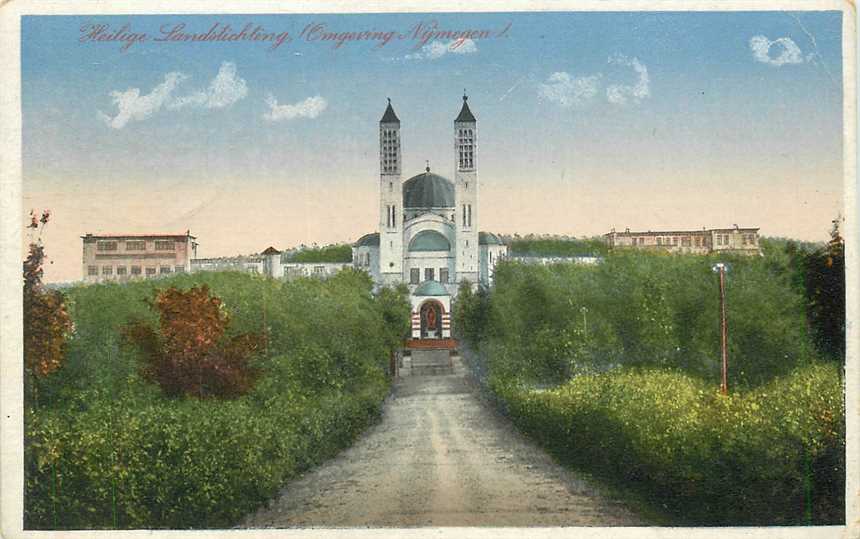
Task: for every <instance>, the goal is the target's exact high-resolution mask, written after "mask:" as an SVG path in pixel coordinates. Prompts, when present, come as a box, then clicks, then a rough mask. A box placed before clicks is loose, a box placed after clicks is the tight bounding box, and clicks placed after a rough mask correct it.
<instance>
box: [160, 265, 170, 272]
mask: <svg viewBox="0 0 860 539" xmlns="http://www.w3.org/2000/svg"><path fill="white" fill-rule="evenodd" d="M158 272H159V273H162V274H163V273H170V266H161V267H160V268H158Z"/></svg>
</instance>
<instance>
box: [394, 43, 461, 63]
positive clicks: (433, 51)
mask: <svg viewBox="0 0 860 539" xmlns="http://www.w3.org/2000/svg"><path fill="white" fill-rule="evenodd" d="M476 52H478V45H477V44H476V43H475V42H474V41H473V40H471V39H453V40H451V41H448V42H447V43H445V42H442V41H432V42H430V43H428V44H426V45H424V46H423V47H421V50H419V51H418V52H415V53H412V54H407V55H406V56H404V57H403V58H404V59H405V60H436V59H438V58H441V57H443V56H445V55H446V54H473V53H476Z"/></svg>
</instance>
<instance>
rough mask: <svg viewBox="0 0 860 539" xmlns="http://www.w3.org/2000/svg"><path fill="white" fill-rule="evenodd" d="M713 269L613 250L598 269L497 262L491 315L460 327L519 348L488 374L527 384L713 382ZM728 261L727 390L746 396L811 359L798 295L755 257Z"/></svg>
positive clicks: (716, 366) (702, 262)
mask: <svg viewBox="0 0 860 539" xmlns="http://www.w3.org/2000/svg"><path fill="white" fill-rule="evenodd" d="M715 260H716V259H715V258H713V257H704V256H671V255H660V254H648V253H637V252H622V253H616V254H612V255H610V256H607V257H606V259H605V260H604V261H603V262H602V263H601V264H598V265H596V266H584V265H575V264H557V265H551V266H535V265H528V264H521V263H516V262H505V263H502V264H500V265H499V266H498V267H497V268H496V273H495V287H494V290H493V293H492V296H491V298H490V299H489V300H485V301H486V302H487V303H488V305H487V306H485V307H483V310H484V311H489V313H488V314H486V315H483V316H482V317H470V319H469V320H468V321H467V322H466V324H465V325H466V327H469V326H470V324H471V325H472V332H473V333H474V334H480V335H481V336H482V338H481V341H480V342H482V343H484V342H486V344H487V345H490V343H495V344H496V345H497V346H496V348H514V349H516V348H521V349H522V353H521V354H517V355H515V356H514V357H511V358H510V359H511V360H512V361H514V364H509V365H501V364H500V363H499V361H498V358H497V357H495V356H494V355H492V354H489V355H488V357H489V361H490V362H491V365H490V367H491V369H492V368H493V367H495V368H497V369H503V370H507V371H510V372H512V373H517V375H518V376H525V377H529V378H532V379H533V380H532V381H534V382H536V383H560V382H562V381H564V380H565V379H567V377H568V376H569V375H570V374H571V373H578V372H592V371H601V370H606V369H608V368H614V367H615V366H618V365H631V366H656V367H666V368H681V369H683V370H684V371H685V372H688V373H690V374H694V375H696V376H701V377H703V378H707V379H710V380H715V381H716V380H717V379H718V377H719V370H720V361H719V360H720V337H719V332H720V323H719V295H718V288H717V279H716V276H715V274H714V273H713V271H712V270H711V266H712V264H713V263H714V262H715ZM728 261H729V263H730V264H731V271H730V273H729V277H728V285H727V305H728V307H727V311H728V323H729V361H730V369H731V371H730V375H731V379H730V383H731V384H732V385H740V386H742V387H753V386H755V385H758V384H761V383H764V382H767V381H768V380H770V379H771V378H773V377H775V376H779V375H780V374H785V373H786V372H788V371H790V370H791V369H792V368H794V367H796V366H798V365H801V364H804V363H807V362H809V361H810V360H811V358H812V357H813V356H814V350H813V347H812V345H811V341H810V338H809V335H808V333H807V329H806V323H805V315H804V301H803V298H802V296H801V295H800V294H799V293H798V292H796V291H795V290H793V289H791V288H790V287H787V286H785V285H784V284H783V283H782V282H780V281H779V280H776V279H774V278H773V275H772V274H771V272H770V271H769V269H768V267H767V264H766V261H764V260H762V259H760V258H743V257H736V258H729V259H728ZM467 305H468V302H462V303H461V306H462V307H463V308H464V309H466V308H467ZM473 310H474V308H473ZM455 316H459V315H458V314H456V313H455ZM475 325H479V326H480V327H479V328H475V327H474V326H475ZM466 337H469V336H468V335H467V336H466ZM478 346H479V347H480V346H481V345H478Z"/></svg>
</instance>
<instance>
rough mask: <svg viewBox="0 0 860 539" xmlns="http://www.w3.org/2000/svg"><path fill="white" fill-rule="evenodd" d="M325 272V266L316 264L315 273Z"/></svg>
mask: <svg viewBox="0 0 860 539" xmlns="http://www.w3.org/2000/svg"><path fill="white" fill-rule="evenodd" d="M323 273H325V266H314V275H322V274H323Z"/></svg>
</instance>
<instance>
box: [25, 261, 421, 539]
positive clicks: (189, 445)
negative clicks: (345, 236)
mask: <svg viewBox="0 0 860 539" xmlns="http://www.w3.org/2000/svg"><path fill="white" fill-rule="evenodd" d="M201 284H205V285H207V286H208V287H209V288H210V289H211V291H212V293H213V294H215V295H217V296H218V297H219V298H221V299H222V301H223V304H224V306H225V308H227V309H228V310H229V311H230V313H231V318H232V324H231V326H230V331H231V332H235V333H237V334H238V333H246V332H256V333H262V332H263V331H264V330H267V331H266V333H267V334H268V335H270V337H271V338H270V339H268V340H267V342H266V348H267V349H266V350H265V351H264V354H263V355H264V357H263V358H261V359H260V360H259V362H258V366H259V367H260V368H261V369H262V374H261V376H260V378H259V381H258V383H257V385H256V386H255V387H254V389H253V390H252V391H251V392H249V393H248V394H247V395H244V396H242V397H240V398H238V399H235V400H232V401H221V400H207V401H198V400H196V399H168V398H165V397H164V396H162V394H161V392H160V391H159V389H158V388H157V386H155V385H152V384H149V383H147V382H146V381H145V380H144V379H143V378H142V377H141V376H140V374H139V373H138V366H137V365H138V361H139V355H138V354H139V352H138V351H137V350H136V349H135V348H134V347H131V346H124V345H123V344H122V341H121V339H120V337H119V332H120V328H121V327H122V326H123V325H124V324H126V323H127V322H128V321H129V320H131V319H133V318H139V319H144V320H146V319H149V321H150V322H151V323H153V324H154V323H156V322H157V321H156V320H154V314H153V313H152V312H150V309H148V307H147V306H146V304H145V303H144V301H143V300H144V299H146V298H150V297H152V291H153V289H154V288H155V287H159V288H163V287H167V286H176V287H177V288H179V289H190V288H192V287H194V286H198V285H201ZM371 289H372V283H371V282H370V280H369V278H367V276H366V274H363V273H361V272H353V271H344V272H341V273H339V274H338V275H337V276H335V277H333V278H331V279H328V280H325V281H320V280H317V279H297V280H294V281H290V282H280V281H273V280H269V279H265V278H260V277H254V276H250V275H247V274H239V273H200V274H192V275H179V276H175V277H172V278H170V279H166V280H157V281H143V282H137V283H131V284H128V285H117V284H105V285H94V286H81V287H76V288H73V289H70V290H69V292H68V294H69V297H70V298H72V303H71V305H72V317H73V319H74V321H75V327H76V332H75V334H74V336H73V337H72V339H71V341H70V343H69V352H68V360H67V362H66V365H65V366H64V367H63V368H62V369H61V370H60V371H58V372H57V375H58V376H56V377H52V378H51V379H50V380H49V381H48V382H49V384H52V385H50V387H48V388H47V390H46V392H45V393H43V397H42V398H40V402H41V404H40V407H39V408H34V407H32V406H31V404H32V403H27V404H28V406H27V412H26V414H25V431H26V432H25V500H24V501H25V528H27V529H76V528H201V527H207V528H211V527H225V526H230V525H232V524H235V523H236V522H237V521H238V520H239V519H241V518H242V517H243V516H245V515H247V514H248V513H249V512H251V511H253V510H254V509H255V508H256V507H258V506H259V505H260V504H262V503H263V502H264V501H266V500H267V499H270V498H272V497H273V496H275V495H276V494H277V492H278V490H279V489H280V488H281V487H282V486H283V484H284V483H285V482H287V481H288V480H290V479H291V478H293V477H295V476H296V474H297V473H299V472H300V471H301V470H303V469H306V468H308V467H309V466H312V465H314V464H316V463H318V462H320V461H321V460H323V459H325V458H328V457H330V456H332V455H333V454H334V453H335V452H336V451H338V450H339V449H341V448H343V447H345V446H347V445H349V444H350V443H351V442H352V441H353V440H354V439H355V437H356V436H358V434H359V433H361V432H362V431H363V430H364V429H365V428H366V427H367V426H368V425H369V424H371V423H372V422H373V421H375V420H376V418H377V417H378V414H379V410H380V404H381V402H382V400H383V398H384V397H385V395H386V394H387V391H388V382H387V379H386V376H385V373H384V370H383V367H384V366H385V365H387V360H388V357H389V356H390V353H391V348H390V347H391V343H393V342H396V341H397V335H398V334H399V333H400V332H401V330H402V327H400V326H402V323H400V324H399V325H398V323H394V324H392V323H391V321H397V320H401V321H402V319H404V318H405V319H406V320H408V319H409V310H408V307H407V308H405V310H404V312H400V310H402V309H403V307H402V302H401V303H398V302H397V301H396V299H395V298H396V297H397V293H395V292H391V291H389V292H388V293H387V294H389V295H390V294H394V296H393V297H387V298H386V300H385V301H384V302H383V301H382V300H380V299H379V296H374V295H372V294H371ZM401 299H402V298H401ZM398 306H399V307H398ZM46 385H47V384H46ZM45 394H48V395H50V398H44V395H45Z"/></svg>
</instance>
